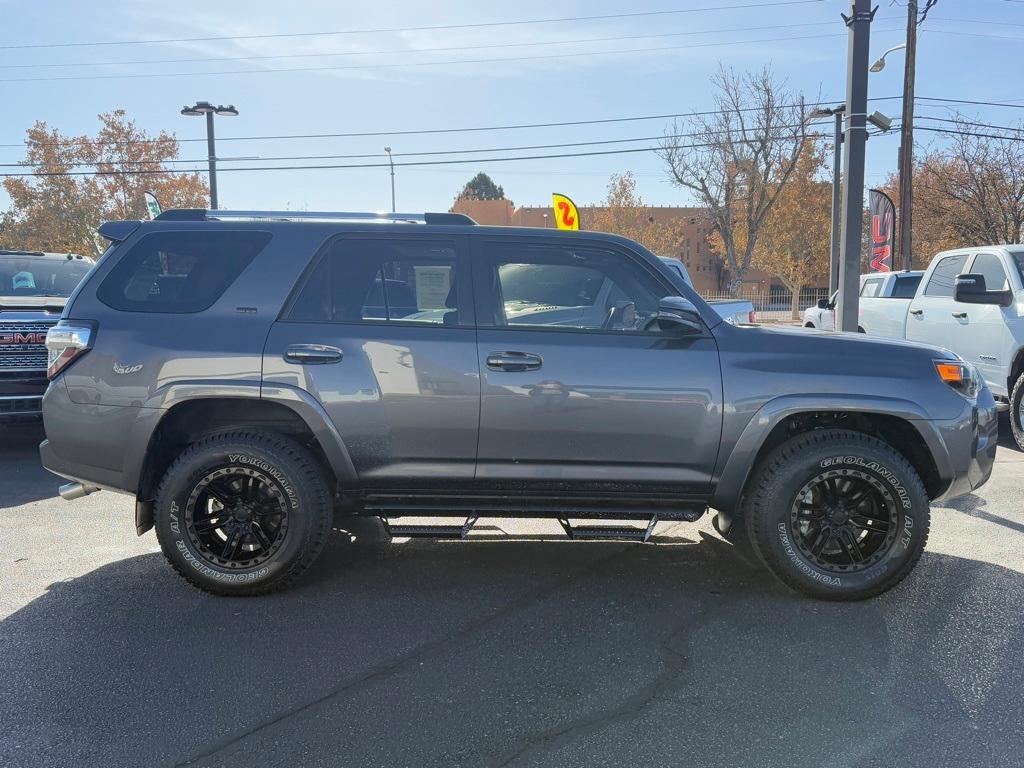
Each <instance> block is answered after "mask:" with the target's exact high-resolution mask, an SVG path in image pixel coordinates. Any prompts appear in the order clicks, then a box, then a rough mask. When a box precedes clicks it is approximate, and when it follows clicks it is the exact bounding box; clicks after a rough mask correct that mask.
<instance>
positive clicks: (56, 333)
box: [46, 320, 96, 380]
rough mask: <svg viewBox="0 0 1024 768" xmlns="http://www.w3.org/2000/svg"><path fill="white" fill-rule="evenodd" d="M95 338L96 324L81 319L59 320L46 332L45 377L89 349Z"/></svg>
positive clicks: (54, 375) (52, 377) (52, 375)
mask: <svg viewBox="0 0 1024 768" xmlns="http://www.w3.org/2000/svg"><path fill="white" fill-rule="evenodd" d="M95 338H96V324H95V323H90V322H83V321H82V320H61V321H60V322H59V323H57V324H56V325H55V326H53V327H52V328H51V329H50V330H49V331H47V333H46V366H47V367H46V378H48V379H51V380H52V379H54V378H56V377H57V374H59V373H60V372H61V371H63V370H64V369H65V368H67V367H68V366H69V365H71V363H73V362H74V361H75V360H77V359H78V358H80V357H81V356H82V355H84V354H85V353H86V352H88V351H89V350H90V349H92V344H93V341H94V340H95Z"/></svg>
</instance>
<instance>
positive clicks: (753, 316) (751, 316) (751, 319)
mask: <svg viewBox="0 0 1024 768" xmlns="http://www.w3.org/2000/svg"><path fill="white" fill-rule="evenodd" d="M747 322H748V323H750V324H751V325H753V324H754V323H756V322H757V312H755V311H754V310H750V311H749V312H747Z"/></svg>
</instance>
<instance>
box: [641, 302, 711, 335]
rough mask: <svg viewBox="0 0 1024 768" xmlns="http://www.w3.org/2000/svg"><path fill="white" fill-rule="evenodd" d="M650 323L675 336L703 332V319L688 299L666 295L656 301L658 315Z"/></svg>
mask: <svg viewBox="0 0 1024 768" xmlns="http://www.w3.org/2000/svg"><path fill="white" fill-rule="evenodd" d="M652 325H653V326H654V327H655V328H657V329H658V330H661V331H665V332H666V333H673V334H676V335H677V336H696V335H699V334H702V333H704V321H703V320H701V318H700V312H698V311H697V307H695V306H694V304H693V302H692V301H690V300H689V299H684V298H683V297H682V296H666V297H665V298H663V299H662V300H661V301H660V302H659V303H658V316H657V317H655V318H654V322H653V323H652Z"/></svg>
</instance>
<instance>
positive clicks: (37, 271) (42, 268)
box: [0, 253, 92, 296]
mask: <svg viewBox="0 0 1024 768" xmlns="http://www.w3.org/2000/svg"><path fill="white" fill-rule="evenodd" d="M91 268H92V262H91V261H87V260H86V259H83V258H82V257H81V256H77V257H76V256H70V257H68V256H34V255H31V254H3V253H0V296H70V295H71V292H72V291H73V290H75V288H77V287H78V284H79V283H80V282H82V278H83V277H85V276H86V274H87V273H88V272H89V270H90V269H91Z"/></svg>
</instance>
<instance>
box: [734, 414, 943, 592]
mask: <svg viewBox="0 0 1024 768" xmlns="http://www.w3.org/2000/svg"><path fill="white" fill-rule="evenodd" d="M743 516H744V518H745V519H746V523H747V528H748V532H749V535H750V539H751V543H752V544H753V545H754V549H755V551H756V552H757V554H758V555H759V556H760V558H761V560H762V561H763V562H764V563H765V565H767V566H768V568H769V569H770V570H771V571H772V572H773V573H774V574H775V575H776V576H777V577H778V578H779V579H780V580H782V581H783V582H784V583H785V584H787V585H788V586H790V587H792V588H793V589H795V590H798V591H800V592H804V593H806V594H808V595H811V596H813V597H817V598H821V599H825V600H861V599H864V598H868V597H872V596H874V595H878V594H880V593H882V592H885V591H886V590H888V589H891V588H892V587H894V586H895V585H896V584H898V583H899V582H900V581H902V580H903V578H904V577H905V576H906V575H907V574H908V573H910V571H911V570H912V569H913V567H914V565H916V563H917V561H918V559H919V558H920V557H921V552H922V551H923V550H924V545H925V542H926V540H927V538H928V524H929V506H928V494H927V492H926V491H925V488H924V484H923V483H922V482H921V479H920V477H918V475H917V472H916V471H915V470H914V468H913V467H912V466H911V465H910V462H908V461H907V460H906V459H905V458H904V457H903V456H902V455H901V454H900V453H898V452H897V451H896V450H895V449H893V448H892V446H890V445H888V444H886V443H884V442H882V441H881V440H877V439H876V438H874V437H871V436H869V435H865V434H862V433H859V432H852V431H848V430H840V429H828V430H816V431H814V432H808V433H806V434H803V435H798V436H796V437H794V438H792V439H790V440H788V441H787V442H785V443H783V444H782V445H781V446H779V447H778V448H776V449H775V450H774V451H772V452H771V454H769V455H768V456H767V457H766V458H765V459H764V461H762V462H761V464H759V465H758V467H757V468H756V469H755V471H754V475H753V477H752V479H751V485H750V488H749V490H748V492H747V494H746V504H745V509H744V513H743Z"/></svg>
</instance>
